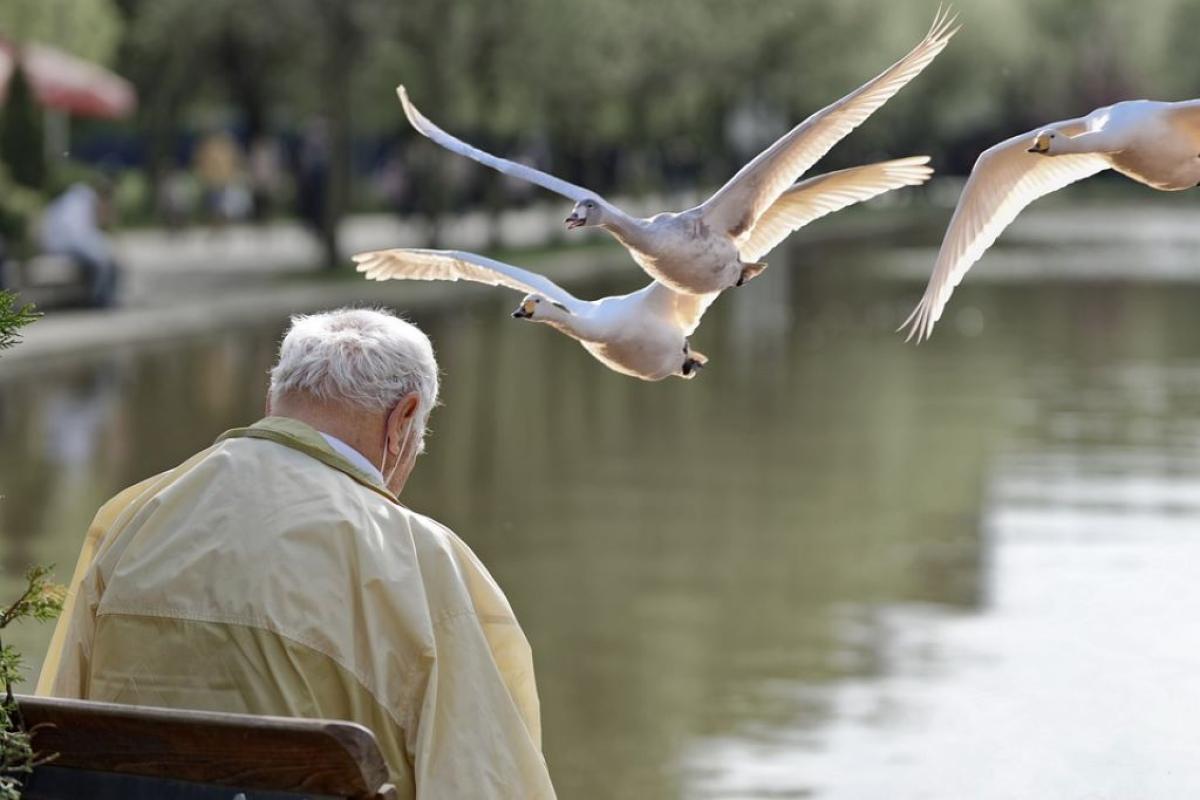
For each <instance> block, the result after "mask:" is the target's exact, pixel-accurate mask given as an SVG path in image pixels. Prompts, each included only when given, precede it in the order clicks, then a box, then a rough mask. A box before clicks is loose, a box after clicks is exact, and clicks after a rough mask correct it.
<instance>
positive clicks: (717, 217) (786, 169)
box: [701, 9, 958, 236]
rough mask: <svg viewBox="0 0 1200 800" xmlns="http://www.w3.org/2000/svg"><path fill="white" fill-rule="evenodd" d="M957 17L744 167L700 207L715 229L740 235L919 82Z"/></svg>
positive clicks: (940, 23)
mask: <svg viewBox="0 0 1200 800" xmlns="http://www.w3.org/2000/svg"><path fill="white" fill-rule="evenodd" d="M955 22H956V17H955V16H954V15H953V14H951V13H950V11H949V9H947V10H946V11H945V12H942V11H941V10H940V9H939V10H938V14H937V16H935V17H934V20H933V25H932V26H931V27H930V29H929V32H928V33H927V34H926V35H925V38H924V39H922V40H921V41H920V42H919V43H918V44H917V46H916V47H914V48H913V49H912V50H911V51H910V52H909V53H908V55H906V56H904V58H902V59H900V60H899V61H897V62H896V63H895V64H893V65H892V66H891V67H889V68H888V69H886V70H884V71H883V72H882V73H880V74H879V75H878V76H876V77H875V78H874V79H873V80H871V81H869V82H868V83H866V84H864V85H863V86H861V87H860V88H858V89H857V90H855V91H854V92H852V93H850V94H848V95H846V96H845V97H843V98H842V99H841V100H838V101H837V102H836V103H833V104H832V105H829V106H826V107H825V108H823V109H822V110H820V111H818V112H817V113H815V114H813V115H812V116H811V117H809V118H808V119H806V120H804V121H803V122H801V123H800V124H799V125H797V126H796V127H795V128H792V130H791V131H789V132H788V133H786V134H784V135H783V136H782V137H781V138H780V139H779V140H777V141H776V142H775V143H774V144H772V145H771V146H770V147H768V148H767V149H766V150H764V151H763V152H761V153H759V154H758V155H757V156H756V157H755V158H754V160H752V161H751V162H750V163H748V164H746V166H744V167H742V169H741V170H739V171H738V173H737V174H736V175H734V176H733V177H732V178H731V179H730V180H729V182H728V183H726V184H725V185H724V186H722V187H721V188H720V189H719V190H718V191H717V193H716V194H714V195H713V196H712V197H710V198H709V199H708V200H707V201H705V203H704V204H703V205H702V206H701V210H702V212H703V214H704V218H705V220H706V221H707V222H708V223H709V224H710V225H712V226H713V227H714V228H715V229H717V230H721V231H727V232H729V233H730V234H731V235H733V236H737V235H739V234H741V233H743V232H744V231H746V230H747V229H749V228H750V227H752V226H753V225H754V223H755V222H756V221H757V220H758V218H759V216H760V215H762V213H763V212H764V211H766V210H767V209H768V208H769V207H770V206H771V204H772V203H774V202H775V200H776V198H778V197H779V195H780V194H782V193H783V192H784V190H786V189H787V188H788V187H789V186H791V185H792V184H793V183H795V181H796V179H797V178H799V177H800V176H801V175H803V174H804V173H805V172H807V171H808V170H809V168H811V167H812V165H813V164H815V163H816V162H817V161H818V160H819V159H820V158H821V157H822V156H824V155H825V154H826V153H828V152H829V150H830V149H831V148H832V147H833V146H834V145H835V144H837V143H838V142H839V141H841V140H842V138H843V137H845V136H846V135H847V134H849V133H850V132H851V131H853V130H854V129H855V128H857V127H858V126H859V125H861V124H862V123H863V122H864V121H865V120H866V119H867V118H868V117H869V116H871V114H872V113H874V112H875V111H876V110H877V109H879V107H880V106H882V105H883V104H884V103H886V102H887V101H888V100H890V99H891V98H892V97H893V96H894V95H895V94H896V93H897V92H899V91H900V90H901V89H902V88H904V86H905V84H907V83H908V82H909V81H911V80H912V79H913V78H915V77H917V75H919V74H920V73H921V71H922V70H924V69H925V67H927V66H929V64H930V63H931V62H932V61H933V59H934V58H936V57H937V55H938V54H939V53H941V52H942V50H944V49H945V48H946V45H947V44H948V43H949V42H950V38H951V37H952V36H954V34H955V33H957V32H958V27H956V26H955Z"/></svg>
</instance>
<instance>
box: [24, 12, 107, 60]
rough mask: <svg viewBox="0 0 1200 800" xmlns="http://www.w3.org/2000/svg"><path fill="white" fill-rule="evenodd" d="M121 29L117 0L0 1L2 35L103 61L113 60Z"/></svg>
mask: <svg viewBox="0 0 1200 800" xmlns="http://www.w3.org/2000/svg"><path fill="white" fill-rule="evenodd" d="M121 32H122V26H121V15H120V13H119V11H118V9H117V6H116V4H115V3H114V2H113V0H4V2H2V3H0V36H3V37H4V38H7V39H10V40H13V41H16V42H26V41H32V42H42V43H44V44H49V45H53V46H55V47H58V48H59V49H62V50H66V51H67V52H70V53H73V54H75V55H77V56H79V57H80V58H85V59H87V60H88V61H95V62H97V63H99V64H106V65H107V64H109V63H111V62H112V59H113V57H114V56H115V55H116V52H117V46H118V44H119V43H120V40H121Z"/></svg>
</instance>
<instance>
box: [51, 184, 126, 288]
mask: <svg viewBox="0 0 1200 800" xmlns="http://www.w3.org/2000/svg"><path fill="white" fill-rule="evenodd" d="M108 195H109V192H108V188H107V186H101V187H99V190H97V188H93V187H92V186H89V185H88V184H86V183H82V182H78V183H73V184H71V185H70V186H69V187H67V189H66V191H64V192H63V193H62V194H60V195H59V196H58V197H56V198H55V199H54V200H53V201H52V202H51V203H50V205H48V206H47V207H46V210H45V212H44V214H43V215H42V223H41V231H40V233H41V236H40V238H41V245H42V250H43V251H45V252H46V253H50V254H54V255H61V256H67V257H69V258H72V259H74V260H75V261H77V262H78V263H79V264H80V266H82V267H83V269H84V271H85V273H86V275H87V280H88V287H89V289H88V303H89V305H93V306H97V307H106V306H111V305H112V304H113V302H114V301H115V300H116V291H117V271H118V269H117V262H116V259H115V258H114V257H113V252H112V245H111V244H110V242H109V239H108V236H107V235H106V234H105V233H104V230H103V226H104V224H105V223H106V222H107V220H108V216H109V198H108Z"/></svg>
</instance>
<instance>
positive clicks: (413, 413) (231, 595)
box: [38, 310, 554, 798]
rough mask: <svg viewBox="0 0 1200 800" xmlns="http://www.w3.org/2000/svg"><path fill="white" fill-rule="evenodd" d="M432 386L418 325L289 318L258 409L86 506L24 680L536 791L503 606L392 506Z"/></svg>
mask: <svg viewBox="0 0 1200 800" xmlns="http://www.w3.org/2000/svg"><path fill="white" fill-rule="evenodd" d="M437 393H438V374H437V364H436V362H435V361H434V357H433V349H432V347H431V346H430V343H429V340H428V338H426V336H425V335H424V334H423V333H421V331H420V330H418V329H417V328H416V327H414V326H412V325H410V324H408V323H406V322H404V321H402V320H400V319H398V318H396V317H394V316H391V315H390V314H387V313H384V312H380V311H367V310H342V311H335V312H331V313H327V314H317V315H314V316H307V317H297V318H295V319H294V320H293V321H292V326H291V329H290V330H289V331H288V333H287V335H286V337H285V338H284V340H283V344H282V346H281V348H280V353H279V362H278V363H277V364H276V365H275V368H274V369H273V370H272V372H271V387H270V394H269V397H268V401H267V414H268V416H267V417H266V418H265V419H263V420H262V421H260V422H258V423H256V424H254V425H252V426H251V427H249V428H241V429H236V430H232V431H229V432H228V433H226V434H224V435H223V436H221V438H220V439H218V440H217V443H216V444H214V445H213V446H212V447H210V448H208V449H207V450H204V451H202V452H200V453H198V454H196V455H194V456H192V457H191V458H189V459H188V460H187V461H185V462H184V463H183V464H181V465H179V466H178V467H175V468H174V469H172V470H168V471H167V472H164V473H162V474H161V475H157V476H155V477H153V478H150V479H148V480H146V481H143V482H142V483H140V484H138V485H136V486H133V487H131V488H129V489H126V490H125V491H123V492H121V493H120V494H118V495H117V496H116V497H115V498H113V499H112V500H110V501H109V502H108V503H107V504H105V505H104V506H103V507H102V508H101V509H100V511H99V513H97V515H96V519H95V521H94V522H93V524H92V527H91V529H90V530H89V531H88V534H87V539H86V541H85V542H84V546H83V552H82V554H81V555H80V558H79V564H78V566H77V567H76V569H75V575H74V578H73V579H72V585H71V589H72V591H71V593H70V596H69V598H68V602H67V608H66V609H65V610H64V613H63V618H62V620H61V621H60V623H59V625H58V628H57V630H56V631H55V633H54V639H53V641H52V643H51V646H50V652H49V654H48V655H47V658H46V663H45V666H44V668H43V670H42V675H41V680H40V681H39V684H38V692H39V694H50V695H54V696H58V697H76V698H84V699H91V700H103V701H109V702H116V703H135V704H141V705H152V706H167V707H174V708H193V709H205V710H216V711H235V712H243V713H250V714H273V715H284V716H297V717H324V718H334V719H346V720H353V721H356V722H360V723H362V724H364V725H366V726H367V727H369V728H370V729H371V730H372V731H374V733H375V735H376V737H377V738H378V740H379V743H380V745H381V746H382V748H383V752H384V755H385V756H386V757H387V759H388V762H389V765H390V767H391V771H392V776H393V781H394V782H395V784H396V785H397V787H398V788H399V790H400V796H401V797H414V798H426V797H439V798H440V797H447V798H450V797H453V798H493V797H495V798H500V797H503V798H544V797H553V795H554V790H553V788H552V787H551V784H550V779H549V776H548V774H547V771H546V765H545V762H544V760H543V758H542V754H541V731H540V722H539V716H538V714H539V712H538V698H537V690H536V687H535V685H534V679H533V664H532V659H531V654H530V650H529V644H528V642H527V641H526V639H525V636H524V634H523V633H522V632H521V628H520V626H519V625H518V624H517V621H516V619H515V618H514V616H513V612H512V609H511V608H510V607H509V605H508V601H507V600H506V599H505V597H504V595H503V593H502V592H501V591H500V588H499V587H498V586H497V585H496V583H495V581H494V580H493V579H492V577H491V576H490V575H489V574H488V572H487V570H485V569H484V567H483V565H482V564H480V563H479V561H478V560H477V559H476V558H475V556H474V554H472V552H471V551H470V550H469V549H468V548H467V546H466V545H465V544H464V543H463V542H462V541H461V540H459V538H458V537H457V536H455V535H454V534H453V533H451V532H450V531H449V530H447V529H446V528H444V527H442V526H441V525H439V524H438V523H437V522H435V521H433V520H431V519H429V518H427V517H423V516H421V515H420V514H417V513H415V512H413V511H410V510H409V509H407V508H405V507H404V506H403V505H401V504H400V502H399V501H398V500H397V496H398V495H399V494H400V492H401V490H402V489H403V487H404V484H405V482H406V481H407V479H408V476H409V474H410V473H411V472H412V469H413V465H414V463H415V461H416V457H417V454H418V453H419V452H420V451H421V449H422V440H423V436H424V433H425V422H426V419H427V418H428V416H429V412H430V410H431V409H432V408H433V406H434V404H435V402H436V400H437Z"/></svg>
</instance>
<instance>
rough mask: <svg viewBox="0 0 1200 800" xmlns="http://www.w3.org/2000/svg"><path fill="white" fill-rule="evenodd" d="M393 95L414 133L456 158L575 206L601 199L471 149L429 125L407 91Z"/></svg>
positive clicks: (529, 168) (585, 191)
mask: <svg viewBox="0 0 1200 800" xmlns="http://www.w3.org/2000/svg"><path fill="white" fill-rule="evenodd" d="M396 94H397V95H399V97H400V104H401V105H402V106H404V114H405V116H407V117H408V121H409V122H410V123H411V124H412V126H413V127H414V128H416V129H417V132H418V133H420V134H421V135H422V136H424V137H426V138H428V139H430V140H432V141H433V142H435V143H437V144H439V145H441V146H442V147H444V148H446V149H447V150H449V151H451V152H454V153H458V154H459V155H460V156H466V157H467V158H469V159H471V160H472V161H477V162H479V163H480V164H483V165H484V166H485V167H491V168H492V169H494V170H497V171H499V172H503V173H504V174H505V175H511V176H512V177H514V178H520V179H521V180H523V181H529V182H530V183H535V184H537V185H538V186H541V187H542V188H543V189H549V190H550V191H552V192H556V193H557V194H561V195H562V196H563V197H567V198H570V199H571V200H574V201H575V202H577V203H578V202H579V201H580V200H587V199H589V198H595V199H602V198H601V197H600V195H598V194H596V193H595V192H593V191H591V190H589V189H585V188H583V187H582V186H576V185H575V184H573V183H569V182H567V181H564V180H563V179H561V178H556V177H554V176H553V175H550V174H547V173H545V172H542V171H541V170H538V169H534V168H533V167H530V166H526V165H525V164H518V163H517V162H515V161H509V160H508V159H506V158H500V157H498V156H494V155H492V154H491V153H488V152H485V151H483V150H480V149H479V148H478V147H472V146H471V145H469V144H467V143H466V142H464V141H462V140H461V139H457V138H455V137H453V136H451V135H450V134H448V133H446V132H445V131H444V130H442V129H441V128H439V127H438V126H437V125H434V124H433V123H432V122H430V121H429V119H428V118H427V117H426V116H425V115H424V114H422V113H421V112H420V111H418V110H417V107H416V106H414V105H413V104H412V101H411V100H409V99H408V92H407V91H406V90H405V88H404V87H403V86H397V87H396Z"/></svg>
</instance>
